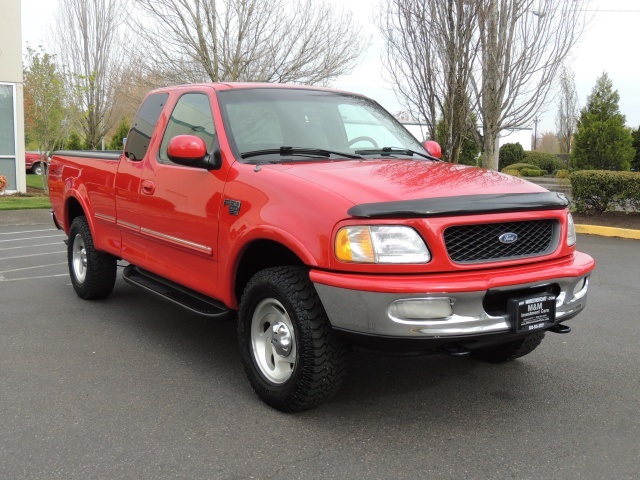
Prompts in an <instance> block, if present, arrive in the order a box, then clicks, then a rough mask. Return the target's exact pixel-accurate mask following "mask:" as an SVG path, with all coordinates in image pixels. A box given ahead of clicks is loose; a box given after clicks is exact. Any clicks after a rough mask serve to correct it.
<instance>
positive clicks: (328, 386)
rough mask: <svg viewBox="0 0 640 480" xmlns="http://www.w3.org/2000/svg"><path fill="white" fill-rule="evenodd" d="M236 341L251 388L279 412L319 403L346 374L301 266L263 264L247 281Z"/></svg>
mask: <svg viewBox="0 0 640 480" xmlns="http://www.w3.org/2000/svg"><path fill="white" fill-rule="evenodd" d="M238 342H239V344H240V351H241V354H242V362H243V365H244V369H245V372H246V374H247V377H248V378H249V381H250V382H251V386H252V387H253V389H254V391H255V392H256V393H257V394H258V396H259V397H260V398H261V399H262V400H263V401H264V402H265V403H267V404H268V405H270V406H272V407H274V408H276V409H278V410H281V411H285V412H294V411H300V410H305V409H309V408H312V407H315V406H317V405H319V404H320V403H322V402H323V401H324V400H326V399H327V398H329V397H331V396H332V395H333V394H335V392H336V391H337V390H338V388H339V386H340V384H341V383H342V379H343V377H344V374H345V372H346V360H345V347H344V346H343V344H342V343H341V342H340V341H339V340H338V339H337V338H336V337H335V334H334V332H333V330H332V329H331V326H330V324H329V319H328V318H327V314H326V313H325V311H324V308H323V306H322V304H321V302H320V299H319V297H318V294H317V293H316V291H315V288H314V287H313V285H312V283H311V281H310V280H309V273H308V271H307V270H306V269H305V268H303V267H293V266H290V267H275V268H268V269H265V270H262V271H260V272H258V273H257V274H256V275H255V276H254V277H253V278H252V279H251V280H250V282H249V283H248V284H247V286H246V288H245V290H244V293H243V295H242V300H241V302H240V312H239V319H238Z"/></svg>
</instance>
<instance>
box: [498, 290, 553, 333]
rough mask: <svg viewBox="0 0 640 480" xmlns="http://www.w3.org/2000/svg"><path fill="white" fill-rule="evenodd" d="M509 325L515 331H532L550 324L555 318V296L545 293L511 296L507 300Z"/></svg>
mask: <svg viewBox="0 0 640 480" xmlns="http://www.w3.org/2000/svg"><path fill="white" fill-rule="evenodd" d="M507 312H508V313H509V318H510V319H511V327H512V329H513V330H515V331H516V332H534V331H536V330H540V329H541V328H545V327H548V326H551V325H552V324H553V323H554V322H555V319H556V297H555V296H554V295H549V294H546V293H541V294H539V295H535V296H530V297H519V298H511V299H509V300H508V302H507Z"/></svg>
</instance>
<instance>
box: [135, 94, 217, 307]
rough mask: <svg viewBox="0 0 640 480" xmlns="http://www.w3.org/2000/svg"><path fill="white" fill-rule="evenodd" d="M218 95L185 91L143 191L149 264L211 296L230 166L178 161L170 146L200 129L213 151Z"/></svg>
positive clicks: (146, 171) (151, 160) (149, 164)
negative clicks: (171, 155) (210, 166)
mask: <svg viewBox="0 0 640 480" xmlns="http://www.w3.org/2000/svg"><path fill="white" fill-rule="evenodd" d="M211 92H212V91H211ZM212 101H215V97H213V95H212V94H211V96H210V92H205V91H189V92H187V93H184V94H183V95H181V96H179V98H178V99H177V101H176V102H175V106H174V107H173V109H172V111H171V116H170V117H169V119H168V120H167V125H166V128H165V131H164V134H163V136H162V141H161V142H160V143H159V146H158V147H157V148H156V152H155V153H154V152H149V155H148V160H147V161H145V163H144V166H143V169H142V176H141V183H140V197H139V198H140V216H139V218H140V231H141V234H142V235H143V236H144V238H145V244H146V247H147V262H145V263H146V264H147V268H148V269H149V270H151V271H152V272H154V273H156V274H158V275H161V276H163V277H165V278H168V279H170V280H173V281H175V282H178V283H180V284H181V285H184V286H187V287H190V288H192V289H194V290H196V291H198V292H201V293H204V294H206V295H209V296H215V292H216V286H217V268H218V256H217V252H218V248H217V247H218V244H217V242H218V217H219V211H220V206H221V201H222V194H223V188H224V180H225V176H226V168H225V166H223V167H222V168H221V169H218V170H205V169H202V168H193V167H185V166H181V165H177V164H174V163H172V162H171V161H170V160H169V158H168V156H167V147H168V145H169V141H170V140H171V139H172V138H173V137H175V136H176V135H185V134H187V135H195V136H198V137H200V138H202V139H203V140H204V141H205V144H206V145H207V152H208V153H211V151H212V149H213V146H214V145H215V144H216V142H215V140H216V128H215V125H214V120H213V114H212V108H211V105H212Z"/></svg>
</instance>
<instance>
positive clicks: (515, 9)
mask: <svg viewBox="0 0 640 480" xmlns="http://www.w3.org/2000/svg"><path fill="white" fill-rule="evenodd" d="M475 1H476V3H477V6H478V26H479V42H480V47H479V48H480V52H481V53H480V56H479V59H480V65H479V67H478V68H477V69H476V71H475V75H474V76H473V77H472V86H473V90H474V92H475V95H474V98H475V100H476V102H477V103H476V105H475V107H476V111H477V112H478V114H479V118H481V119H482V140H483V143H482V147H483V148H482V163H483V166H485V167H488V168H491V169H494V170H495V169H497V167H498V137H499V134H500V131H501V130H503V129H513V128H518V127H523V126H526V125H529V124H530V123H531V121H532V119H533V118H534V117H535V116H536V114H537V113H538V112H540V111H541V109H543V108H544V107H545V106H546V104H547V102H548V98H549V94H550V92H551V91H553V89H554V87H555V80H556V78H557V75H558V71H559V69H560V67H561V66H562V63H563V62H564V60H565V58H567V56H568V54H569V52H570V51H571V48H572V47H573V46H574V45H575V44H576V43H577V42H578V40H579V39H580V37H581V35H582V33H583V31H584V26H585V24H586V19H585V4H586V3H588V1H589V0H475Z"/></svg>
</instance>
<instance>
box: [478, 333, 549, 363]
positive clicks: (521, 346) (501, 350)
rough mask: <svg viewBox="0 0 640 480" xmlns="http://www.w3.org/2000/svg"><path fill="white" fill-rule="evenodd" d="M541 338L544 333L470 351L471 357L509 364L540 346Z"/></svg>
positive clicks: (532, 334)
mask: <svg viewBox="0 0 640 480" xmlns="http://www.w3.org/2000/svg"><path fill="white" fill-rule="evenodd" d="M543 338H544V332H536V333H531V334H529V335H526V336H524V337H522V338H521V339H520V340H516V341H515V342H509V343H503V344H502V345H496V346H495V347H487V348H479V349H477V350H471V356H472V357H474V358H477V359H478V360H482V361H485V362H491V363H505V362H510V361H512V360H515V359H516V358H520V357H524V356H525V355H528V354H530V353H531V352H533V351H534V350H535V349H536V348H537V347H538V345H540V342H542V339H543Z"/></svg>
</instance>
